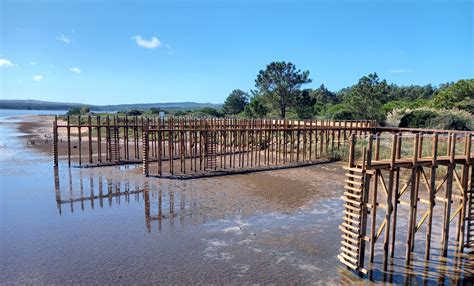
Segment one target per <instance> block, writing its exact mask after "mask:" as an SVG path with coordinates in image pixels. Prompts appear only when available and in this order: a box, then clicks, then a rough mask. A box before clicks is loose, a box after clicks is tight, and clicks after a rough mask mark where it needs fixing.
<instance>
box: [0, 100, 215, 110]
mask: <svg viewBox="0 0 474 286" xmlns="http://www.w3.org/2000/svg"><path fill="white" fill-rule="evenodd" d="M81 106H89V107H90V108H91V110H92V111H124V110H130V109H149V108H151V107H159V108H162V109H167V110H171V109H173V110H188V109H200V108H204V107H213V108H216V109H219V108H221V107H222V105H221V104H214V103H198V102H164V103H135V104H116V105H92V104H84V103H69V102H51V101H40V100H13V99H12V100H10V99H0V109H30V110H69V109H71V108H74V107H81Z"/></svg>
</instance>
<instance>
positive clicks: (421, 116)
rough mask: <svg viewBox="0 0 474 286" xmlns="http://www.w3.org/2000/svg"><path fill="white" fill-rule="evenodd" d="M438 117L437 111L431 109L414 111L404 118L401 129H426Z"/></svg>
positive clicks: (401, 121)
mask: <svg viewBox="0 0 474 286" xmlns="http://www.w3.org/2000/svg"><path fill="white" fill-rule="evenodd" d="M437 115H438V114H437V113H436V111H434V110H430V109H428V110H423V109H421V110H413V111H412V112H410V113H408V114H406V115H405V116H403V117H402V119H401V120H400V125H399V127H411V128H424V127H427V124H428V122H429V121H430V120H432V119H434V118H436V116H437Z"/></svg>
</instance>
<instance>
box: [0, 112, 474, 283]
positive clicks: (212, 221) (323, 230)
mask: <svg viewBox="0 0 474 286" xmlns="http://www.w3.org/2000/svg"><path fill="white" fill-rule="evenodd" d="M41 119H44V118H43V117H41ZM30 120H36V119H31V118H28V119H22V120H21V121H22V122H20V123H19V124H18V123H9V124H8V126H6V125H4V126H2V128H4V129H8V128H10V127H11V128H18V130H19V131H20V132H21V133H27V134H28V135H26V136H21V137H19V138H18V140H16V139H12V141H11V142H10V141H9V142H6V143H5V147H4V148H5V149H7V150H8V149H9V148H13V149H19V150H20V151H19V152H18V153H14V154H15V155H14V157H12V158H11V159H10V158H2V160H1V161H0V172H1V174H2V180H1V185H2V188H1V189H2V190H1V192H2V193H1V197H2V203H1V206H2V223H1V230H2V234H1V245H2V246H1V259H2V261H1V267H2V268H1V269H2V275H1V277H2V281H1V282H2V283H4V284H92V283H99V284H179V285H182V284H239V285H240V284H255V283H257V284H284V285H287V284H320V285H339V284H348V285H351V284H366V283H368V280H360V279H359V278H358V277H357V275H355V274H354V273H352V272H349V271H347V270H346V269H345V267H342V266H341V264H340V263H339V262H338V261H337V259H336V255H337V254H338V252H339V247H340V232H339V230H338V228H337V227H338V225H339V224H340V222H341V217H342V209H343V208H342V204H343V203H342V200H341V199H340V196H341V195H342V194H343V182H344V172H343V170H342V168H341V164H342V163H331V164H325V165H319V166H312V167H303V168H297V169H287V170H277V171H269V172H261V173H254V174H245V175H233V176H227V177H218V178H208V179H197V180H190V181H177V180H168V179H157V178H145V177H143V176H142V174H141V168H140V166H139V165H129V166H110V167H101V168H92V169H79V168H67V166H66V165H65V162H64V161H61V163H60V166H59V170H58V171H57V172H55V170H54V168H53V167H52V161H51V155H50V152H51V148H50V144H47V143H46V141H44V143H43V144H39V143H38V144H37V143H35V144H34V145H27V142H28V140H35V141H41V140H48V139H44V138H47V135H48V134H47V132H48V131H47V130H48V129H47V128H50V127H51V124H49V123H48V121H47V119H46V120H42V121H41V123H34V122H29V121H30ZM2 124H3V123H2ZM8 130H11V129H8ZM42 130H44V133H42V132H43V131H42ZM45 135H46V137H44V136H45ZM42 136H43V137H42ZM43 145H44V146H43ZM25 146H28V147H33V148H25ZM38 151H39V152H38ZM13 162H16V163H17V164H14V166H12V163H13ZM403 223H404V219H403V218H400V225H401V227H403ZM420 255H421V256H422V251H421V252H420ZM377 259H378V260H380V249H378V252H377V256H376V260H377ZM463 259H464V260H467V261H468V262H467V264H468V265H469V263H470V265H471V266H472V261H471V262H469V259H471V260H472V254H471V255H469V254H467V258H466V257H464V258H463ZM420 264H421V265H422V263H421V262H417V263H416V265H417V267H414V268H413V270H408V271H407V270H406V269H404V268H403V267H402V266H400V265H403V253H400V254H398V253H397V255H396V259H395V261H394V263H393V266H392V269H391V271H390V272H389V276H390V277H391V278H392V280H393V281H392V282H393V283H395V284H402V283H405V282H406V281H412V282H423V280H424V282H425V283H426V284H433V285H436V284H438V283H447V284H450V283H453V282H454V281H456V280H455V279H457V277H458V276H457V275H455V274H449V273H450V272H453V271H451V269H453V268H454V266H452V265H451V264H449V265H448V267H447V268H448V270H449V271H448V275H447V276H446V277H445V278H444V279H445V280H440V277H444V276H442V275H441V276H440V274H439V271H438V270H437V267H438V266H439V265H438V263H437V262H435V263H432V265H431V266H429V267H428V270H427V271H426V275H424V274H423V269H422V268H421V266H419V265H420ZM470 269H471V271H472V268H470ZM470 273H473V272H470ZM412 275H413V276H412ZM443 275H444V274H443ZM458 275H459V273H458ZM423 277H424V278H423ZM381 279H383V275H382V273H380V272H375V273H374V276H373V281H374V282H380V281H381Z"/></svg>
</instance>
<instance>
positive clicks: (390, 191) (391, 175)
mask: <svg viewBox="0 0 474 286" xmlns="http://www.w3.org/2000/svg"><path fill="white" fill-rule="evenodd" d="M397 143H398V135H397V134H395V135H393V137H392V150H391V153H390V173H389V178H388V190H387V191H388V192H387V210H386V212H385V222H386V224H385V237H384V241H383V250H384V253H383V270H384V271H386V270H387V264H388V255H389V253H388V251H389V249H388V248H389V243H390V220H391V217H392V212H393V202H392V199H393V198H392V197H393V189H394V179H395V160H396V158H397ZM395 192H396V190H395ZM395 203H397V202H395Z"/></svg>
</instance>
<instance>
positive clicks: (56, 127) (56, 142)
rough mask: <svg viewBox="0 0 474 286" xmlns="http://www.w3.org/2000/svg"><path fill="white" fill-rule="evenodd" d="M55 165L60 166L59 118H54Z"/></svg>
mask: <svg viewBox="0 0 474 286" xmlns="http://www.w3.org/2000/svg"><path fill="white" fill-rule="evenodd" d="M53 164H54V166H55V167H57V166H58V116H57V115H55V116H54V121H53Z"/></svg>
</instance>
